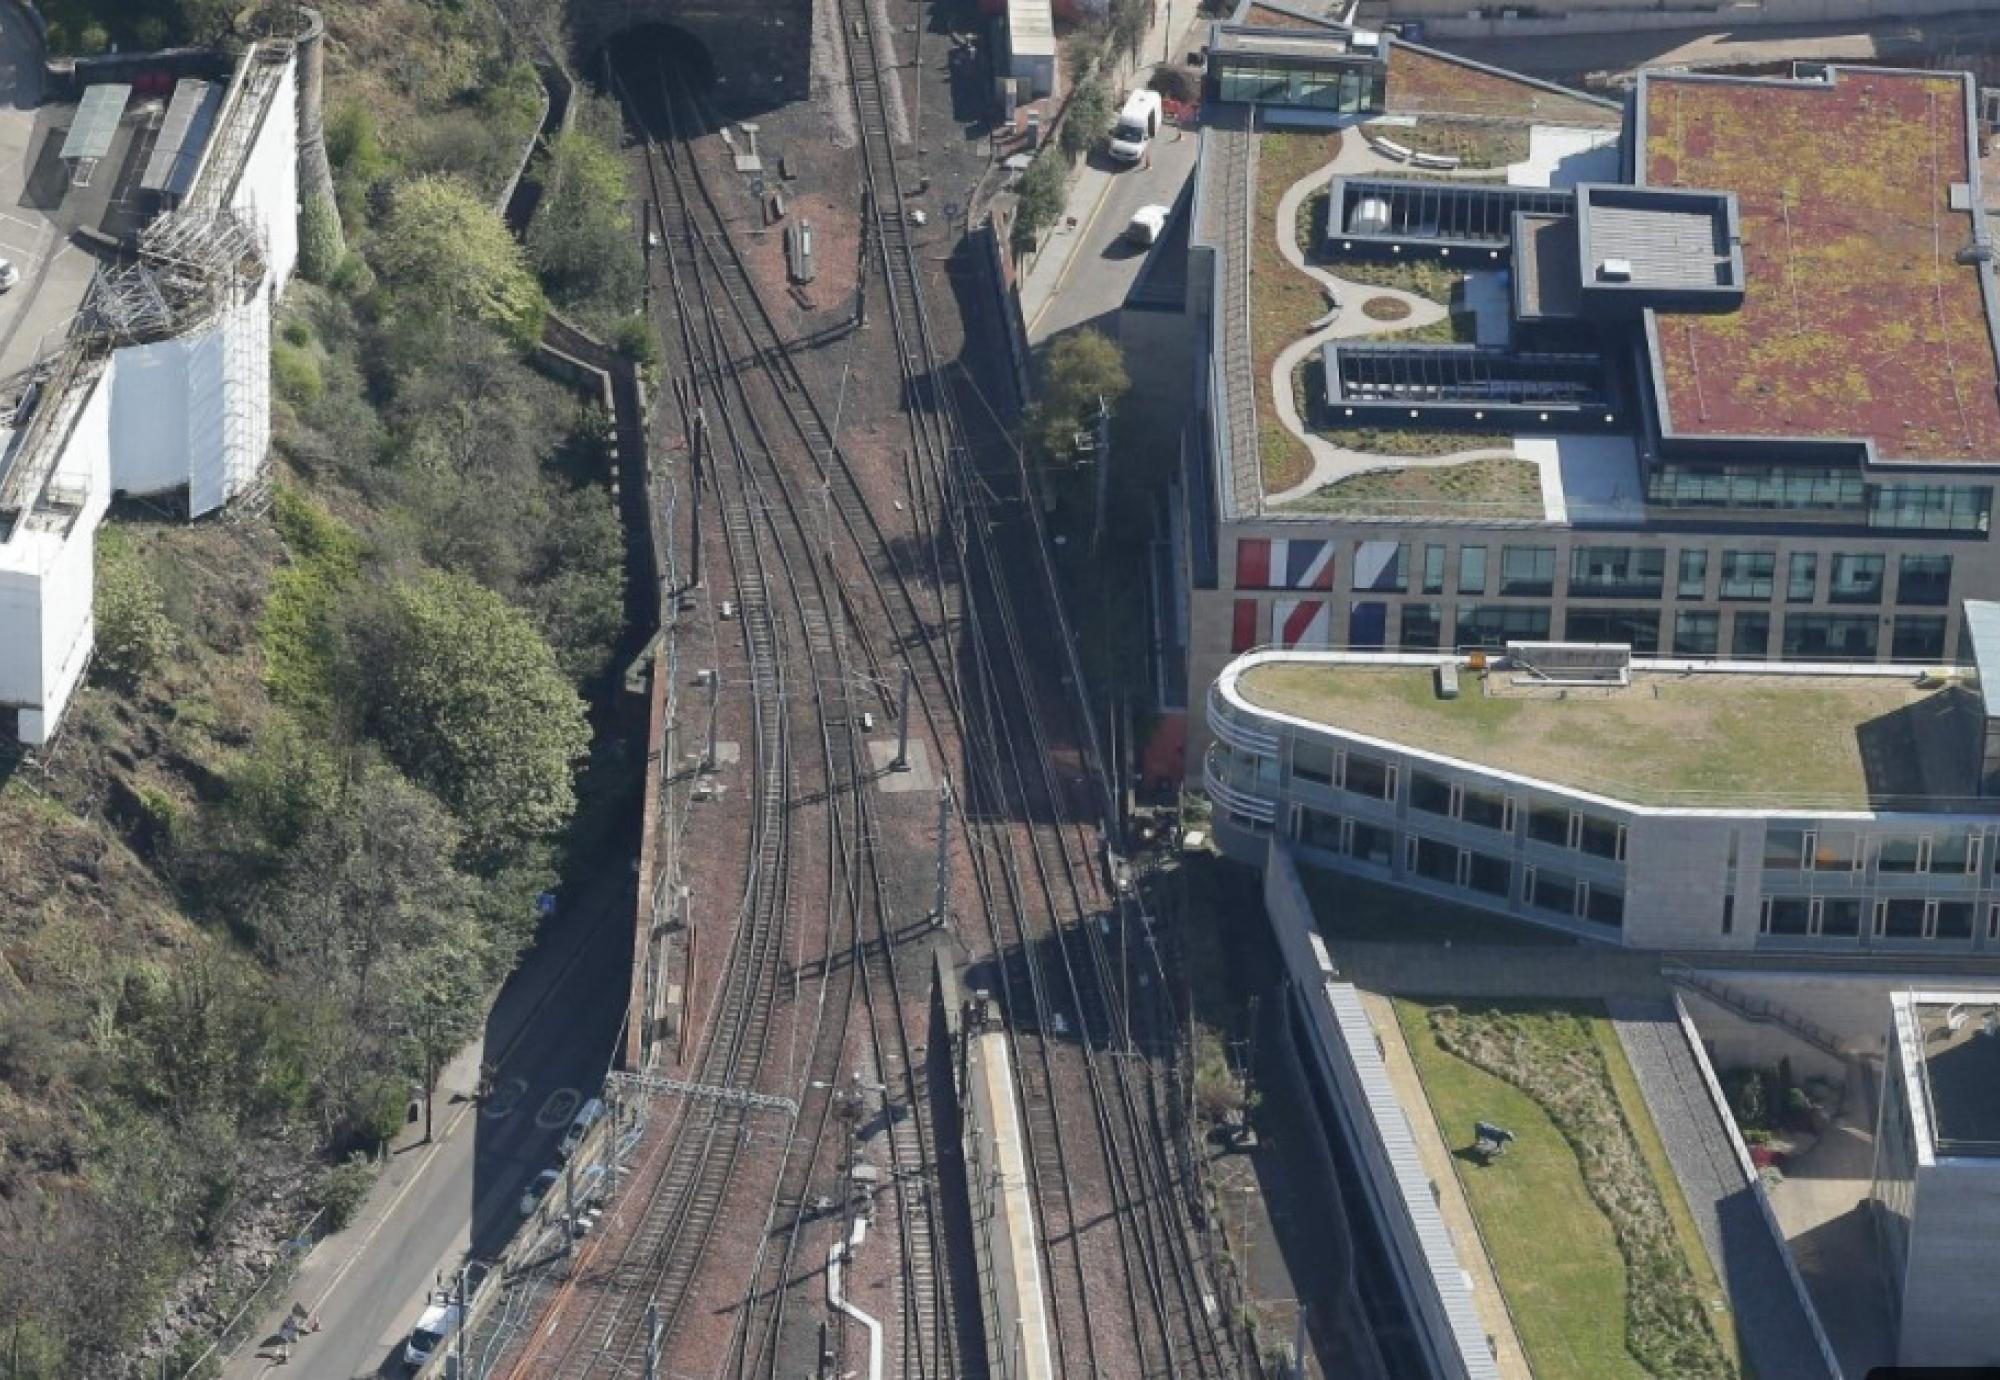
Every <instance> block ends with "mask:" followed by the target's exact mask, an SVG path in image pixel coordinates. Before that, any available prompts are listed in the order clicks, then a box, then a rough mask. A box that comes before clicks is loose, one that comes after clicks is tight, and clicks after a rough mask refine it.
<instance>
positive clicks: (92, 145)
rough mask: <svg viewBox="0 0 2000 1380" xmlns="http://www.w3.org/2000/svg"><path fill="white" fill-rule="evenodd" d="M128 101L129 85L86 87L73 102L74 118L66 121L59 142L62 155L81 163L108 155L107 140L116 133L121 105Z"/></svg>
mask: <svg viewBox="0 0 2000 1380" xmlns="http://www.w3.org/2000/svg"><path fill="white" fill-rule="evenodd" d="M131 99H132V86H131V83H130V82H105V83H103V84H102V85H98V86H86V87H85V88H84V89H83V99H82V100H81V101H80V102H78V103H77V107H76V118H75V119H73V120H71V121H70V126H69V133H68V135H66V136H65V137H64V139H63V146H62V156H63V157H64V158H69V159H77V160H82V159H90V158H102V157H104V155H105V154H107V153H109V152H111V140H112V139H113V137H115V136H116V135H117V133H118V122H119V121H120V120H122V119H124V118H125V103H126V102H127V101H129V100H131Z"/></svg>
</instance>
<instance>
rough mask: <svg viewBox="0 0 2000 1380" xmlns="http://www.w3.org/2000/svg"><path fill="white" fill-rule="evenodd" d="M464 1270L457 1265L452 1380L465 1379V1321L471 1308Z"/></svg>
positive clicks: (452, 1333) (452, 1341)
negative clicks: (456, 1303) (456, 1310)
mask: <svg viewBox="0 0 2000 1380" xmlns="http://www.w3.org/2000/svg"><path fill="white" fill-rule="evenodd" d="M465 1271H466V1267H465V1265H464V1264H463V1263H461V1264H460V1265H459V1267H458V1323H457V1325H456V1326H455V1327H453V1328H452V1330H451V1355H452V1362H453V1365H452V1375H453V1377H454V1380H465V1334H466V1332H467V1331H468V1330H469V1329H468V1328H467V1326H466V1323H467V1322H468V1320H469V1319H470V1317H471V1309H470V1308H469V1307H468V1306H467V1303H466V1297H465Z"/></svg>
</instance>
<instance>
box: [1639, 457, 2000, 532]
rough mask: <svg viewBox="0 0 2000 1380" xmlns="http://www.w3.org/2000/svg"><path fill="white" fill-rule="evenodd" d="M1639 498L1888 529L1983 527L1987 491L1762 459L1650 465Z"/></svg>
mask: <svg viewBox="0 0 2000 1380" xmlns="http://www.w3.org/2000/svg"><path fill="white" fill-rule="evenodd" d="M1646 500H1647V502H1649V503H1653V504H1656V505H1658V506H1660V507H1663V508H1739V509H1751V510H1758V511H1767V512H1770V511H1782V512H1793V513H1801V514H1810V513H1823V514H1825V515H1827V516H1828V517H1830V518H1834V519H1836V520H1841V519H1844V520H1846V521H1848V522H1854V521H1857V520H1858V521H1860V522H1863V523H1865V524H1866V525H1867V526H1869V527H1873V528H1878V529H1883V530H1890V531H1915V532H1984V531H1986V530H1987V523H1988V520H1989V516H1990V514H1991V510H1992V507H1993V490H1992V488H1991V487H1990V486H1988V485H1984V484H1966V485H1959V484H1871V483H1868V482H1867V481H1866V480H1864V479H1863V478H1862V476H1861V474H1860V473H1859V472H1858V471H1856V470H1852V469H1838V470H1804V469H1775V468H1772V467H1770V466H1768V465H1757V466H1746V467H1741V468H1739V467H1736V466H1730V465H1655V466H1652V467H1651V468H1649V469H1648V471H1647V474H1646Z"/></svg>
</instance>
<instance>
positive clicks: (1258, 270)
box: [1250, 130, 1341, 493]
mask: <svg viewBox="0 0 2000 1380" xmlns="http://www.w3.org/2000/svg"><path fill="white" fill-rule="evenodd" d="M1340 139H1341V136H1340V133H1339V131H1337V130H1336V131H1333V132H1331V133H1318V132H1314V133H1298V132H1277V131H1273V132H1268V133H1266V134H1264V135H1262V136H1260V137H1259V139H1258V141H1257V206H1256V211H1255V214H1254V216H1253V217H1252V220H1251V224H1252V226H1253V227H1254V230H1255V233H1254V234H1253V235H1252V237H1251V244H1252V248H1251V251H1250V353H1251V358H1252V362H1253V363H1252V367H1253V368H1254V369H1255V370H1256V375H1257V377H1256V387H1257V435H1258V445H1257V453H1258V458H1259V461H1260V463H1261V464H1262V467H1263V471H1264V489H1265V492H1267V493H1275V492H1277V491H1278V490H1280V489H1289V488H1291V487H1292V486H1293V485H1295V484H1297V483H1298V482H1299V481H1300V480H1302V479H1304V478H1305V477H1306V472H1307V471H1308V470H1309V469H1310V468H1311V466H1312V456H1311V454H1310V453H1309V452H1308V451H1307V450H1306V448H1305V444H1304V443H1303V442H1301V441H1300V440H1299V439H1298V438H1297V437H1296V436H1293V435H1292V434H1291V433H1290V432H1289V431H1287V430H1285V428H1284V425H1283V424H1282V423H1280V422H1279V421H1278V414H1277V409H1276V408H1275V407H1273V406H1272V400H1271V366H1272V365H1273V364H1275V363H1276V362H1277V359H1278V356H1279V354H1280V353H1282V352H1283V350H1284V348H1285V347H1286V346H1287V345H1289V344H1291V343H1292V342H1293V341H1294V340H1297V339H1298V338H1299V337H1300V336H1302V335H1304V334H1305V333H1306V330H1307V328H1309V327H1310V326H1311V325H1312V323H1313V322H1315V321H1317V320H1318V319H1319V318H1320V317H1322V316H1324V315H1326V313H1327V310H1328V302H1327V300H1326V292H1325V290H1324V289H1323V288H1322V287H1321V286H1320V284H1319V283H1317V282H1315V281H1314V280H1313V279H1311V278H1308V277H1307V276H1306V275H1305V274H1303V273H1301V272H1299V271H1298V270H1297V269H1296V268H1293V267H1292V266H1291V264H1289V263H1287V262H1286V261H1285V257H1284V255H1283V254H1281V253H1280V252H1279V251H1278V229H1279V227H1278V202H1279V201H1281V200H1282V199H1283V198H1284V195H1285V193H1286V192H1287V191H1289V190H1290V189H1291V187H1292V184H1293V183H1295V182H1297V181H1298V180H1299V179H1300V178H1302V177H1305V176H1307V175H1309V174H1311V173H1313V172H1315V171H1317V170H1318V169H1320V168H1323V167H1325V166H1326V165H1327V164H1328V163H1329V162H1331V161H1332V160H1333V157H1334V155H1335V154H1337V153H1339V152H1340Z"/></svg>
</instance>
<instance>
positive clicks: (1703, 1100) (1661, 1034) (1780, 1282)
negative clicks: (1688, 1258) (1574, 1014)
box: [1608, 1000, 1831, 1380]
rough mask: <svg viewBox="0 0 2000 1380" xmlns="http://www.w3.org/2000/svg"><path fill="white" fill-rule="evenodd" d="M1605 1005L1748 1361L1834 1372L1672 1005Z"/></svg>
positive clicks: (1816, 1373)
mask: <svg viewBox="0 0 2000 1380" xmlns="http://www.w3.org/2000/svg"><path fill="white" fill-rule="evenodd" d="M1608 1006H1609V1008H1610V1012H1611V1020H1612V1024H1613V1025H1614V1026H1615V1027H1616V1029H1617V1031H1618V1039H1619V1042H1620V1043H1621V1044H1622V1045H1623V1046H1624V1047H1625V1057H1626V1058H1627V1059H1628V1060H1629V1061H1630V1062H1631V1065H1632V1072H1633V1074H1634V1075H1635V1076H1636V1077H1637V1078H1638V1080H1639V1087H1640V1089H1641V1090H1642V1091H1643V1092H1644V1093H1645V1095H1646V1103H1647V1105H1648V1106H1649V1107H1650V1108H1651V1109H1652V1113H1653V1120H1654V1122H1655V1124H1657V1125H1658V1127H1659V1130H1660V1137H1661V1139H1662V1140H1663V1141H1664V1142H1665V1143H1666V1147H1667V1158H1668V1159H1669V1160H1671V1161H1672V1162H1673V1166H1674V1174H1675V1176H1676V1177H1677V1178H1678V1179H1679V1180H1680V1183H1681V1192H1682V1194H1683V1195H1684V1196H1685V1197H1686V1199H1687V1205H1688V1208H1689V1210H1690V1211H1691V1212H1692V1213H1693V1214H1694V1219H1695V1224H1696V1226H1697V1227H1698V1228H1699V1230H1700V1232H1701V1239H1702V1244H1703V1245H1705V1246H1706V1247H1707V1248H1708V1253H1709V1256H1710V1258H1711V1259H1712V1260H1713V1261H1714V1262H1715V1268H1716V1273H1717V1274H1718V1275H1720V1276H1721V1278H1722V1282H1723V1286H1724V1287H1725V1288H1726V1289H1727V1290H1728V1291H1729V1297H1730V1304H1731V1307H1732V1308H1733V1309H1734V1310H1735V1314H1736V1329H1737V1333H1738V1335H1739V1336H1740V1337H1741V1339H1742V1343H1743V1348H1744V1350H1745V1351H1746V1352H1747V1353H1748V1355H1749V1359H1750V1363H1751V1365H1753V1366H1754V1367H1755V1368H1756V1371H1757V1374H1759V1375H1760V1376H1783V1377H1785V1378H1786V1380H1821V1377H1825V1380H1831V1374H1830V1372H1829V1371H1828V1370H1827V1368H1826V1366H1825V1365H1824V1363H1823V1362H1822V1361H1821V1358H1820V1351H1819V1346H1818V1343H1817V1342H1816V1341H1815V1339H1814V1337H1813V1332H1812V1326H1811V1324H1810V1322H1809V1321H1808V1319H1807V1316H1806V1311H1805V1306H1804V1304H1803V1303H1801V1301H1800V1299H1799V1296H1798V1293H1797V1291H1796V1290H1795V1289H1794V1288H1793V1286H1792V1281H1791V1277H1790V1275H1789V1274H1788V1272H1787V1271H1786V1269H1785V1263H1784V1257H1783V1254H1782V1252H1783V1248H1782V1247H1781V1246H1780V1245H1779V1244H1778V1243H1777V1242H1776V1241H1775V1240H1773V1239H1772V1236H1771V1233H1770V1231H1769V1229H1768V1228H1767V1227H1766V1226H1765V1222H1764V1216H1763V1214H1762V1212H1761V1211H1760V1210H1759V1209H1758V1206H1757V1202H1756V1199H1755V1197H1754V1196H1753V1191H1752V1189H1751V1186H1750V1182H1749V1180H1748V1178H1747V1177H1746V1176H1745V1174H1744V1172H1743V1167H1742V1163H1741V1161H1739V1160H1738V1159H1737V1158H1736V1154H1735V1151H1734V1149H1733V1147H1732V1146H1731V1145H1730V1141H1729V1132H1728V1129H1727V1127H1726V1126H1724V1124H1723V1123H1722V1120H1721V1114H1720V1113H1719V1112H1718V1111H1717V1110H1716V1108H1715V1105H1714V1103H1713V1101H1712V1100H1711V1099H1710V1097H1709V1094H1708V1089H1707V1087H1706V1085H1705V1083H1704V1081H1703V1079H1702V1076H1701V1069H1700V1067H1699V1066H1698V1065H1697V1064H1696V1062H1695V1058H1694V1054H1693V1052H1692V1051H1690V1050H1689V1048H1688V1046H1687V1041H1686V1038H1685V1036H1684V1035H1683V1033H1682V1030H1681V1027H1680V1024H1679V1023H1678V1022H1677V1021H1676V1020H1675V1019H1674V1015H1673V1009H1672V1007H1671V1006H1669V1005H1667V1004H1665V1003H1661V1002H1639V1001H1632V1000H1613V1001H1611V1002H1609V1003H1608Z"/></svg>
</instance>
